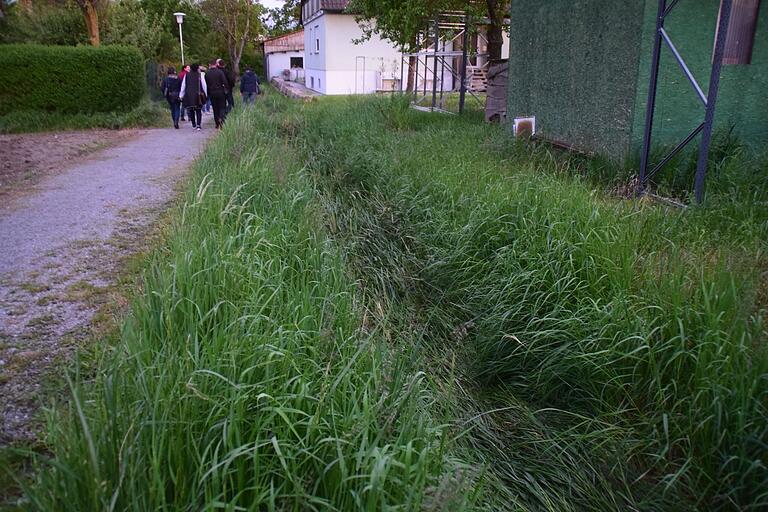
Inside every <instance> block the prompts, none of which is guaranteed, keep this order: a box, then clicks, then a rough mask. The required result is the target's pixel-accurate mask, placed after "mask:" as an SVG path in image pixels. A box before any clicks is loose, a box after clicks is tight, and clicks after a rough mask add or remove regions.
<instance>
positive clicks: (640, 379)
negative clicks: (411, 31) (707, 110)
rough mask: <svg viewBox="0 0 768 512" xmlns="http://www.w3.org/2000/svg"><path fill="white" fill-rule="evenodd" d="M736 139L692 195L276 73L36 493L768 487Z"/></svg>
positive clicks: (424, 496)
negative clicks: (282, 82)
mask: <svg viewBox="0 0 768 512" xmlns="http://www.w3.org/2000/svg"><path fill="white" fill-rule="evenodd" d="M720 160H721V161H720V163H719V164H718V166H717V169H718V174H717V175H716V176H715V177H714V179H713V180H712V182H711V183H712V185H711V187H710V201H709V203H708V206H707V207H706V208H703V209H695V208H694V209H689V210H685V211H683V210H672V209H667V208H665V207H662V206H658V205H653V204H647V203H645V202H637V201H626V200H617V199H615V198H612V197H611V196H610V194H607V193H606V191H605V188H606V187H605V186H603V185H602V183H604V181H605V179H606V176H608V175H609V174H610V173H612V172H614V173H615V172H616V169H615V168H613V167H611V166H605V165H603V164H601V163H600V162H585V161H583V160H579V159H574V158H571V157H567V156H563V155H556V154H552V153H551V152H549V151H547V150H546V149H542V148H538V149H537V148H531V147H527V146H525V145H516V144H513V143H512V141H511V140H510V139H509V138H508V136H507V135H506V133H504V132H503V131H502V130H501V129H499V128H498V127H493V126H487V125H484V124H482V122H479V121H478V120H477V119H475V118H474V117H473V116H471V115H470V116H467V117H466V118H458V117H443V116H436V115H428V114H424V113H419V112H415V111H412V110H409V109H408V108H407V105H406V104H405V103H403V102H401V101H399V100H397V99H394V100H392V99H389V98H365V99H362V98H356V99H351V98H349V99H327V98H325V99H322V100H321V101H318V102H315V103H312V104H308V105H304V104H298V103H293V102H290V101H289V100H286V99H284V98H281V97H278V96H276V95H268V96H267V97H266V98H264V99H263V101H262V102H261V103H260V104H259V105H258V106H257V107H256V108H255V109H253V110H251V111H248V112H246V113H243V114H238V115H236V116H234V117H233V118H231V119H230V120H229V122H228V125H227V126H226V129H225V130H224V132H223V133H222V134H221V136H220V137H218V139H217V140H216V141H215V143H214V144H213V145H212V146H211V148H210V149H209V151H208V153H207V155H206V157H205V158H204V159H203V161H202V162H201V163H200V164H199V165H198V167H197V169H196V174H195V177H194V179H193V183H192V184H191V186H190V190H189V192H188V193H187V196H186V200H185V202H184V205H183V207H182V208H181V209H180V210H179V211H178V215H177V218H176V221H175V222H174V223H173V225H171V226H170V227H169V231H168V236H167V245H166V246H165V247H163V248H162V249H161V250H158V251H157V253H156V254H155V256H154V258H153V260H152V262H151V264H150V265H149V266H148V268H147V270H146V273H145V276H144V279H143V281H142V283H143V285H142V291H141V293H139V294H137V297H136V298H135V300H134V306H133V310H132V314H131V316H130V318H129V319H128V320H127V322H126V324H125V326H124V328H123V332H122V337H121V341H120V342H119V343H118V344H117V345H116V346H115V347H114V348H112V349H110V350H108V351H106V353H105V354H104V355H103V357H102V360H101V361H100V362H99V366H98V370H97V371H95V372H92V371H91V372H83V373H81V374H79V375H76V376H75V377H74V385H73V389H74V398H73V400H72V401H71V403H70V405H69V407H68V408H67V409H66V410H64V411H63V412H62V413H61V414H59V415H58V416H54V419H53V420H52V422H51V427H50V438H49V440H48V446H49V447H50V450H51V458H50V459H47V460H45V459H42V458H41V461H40V463H41V471H40V474H39V475H40V476H39V479H38V482H37V483H36V484H35V485H34V486H33V487H32V488H31V489H29V492H28V499H29V500H30V501H29V505H30V507H29V508H31V509H36V510H52V509H59V508H64V507H66V508H67V509H69V510H101V509H109V510H137V511H138V510H150V509H152V510H155V509H162V510H188V509H192V510H198V509H204V510H212V509H224V510H371V511H373V510H441V511H442V510H515V511H517V510H548V511H553V512H554V511H558V512H560V511H576V510H670V511H672V510H737V509H740V510H750V509H751V510H759V509H761V508H765V507H766V506H768V450H767V449H766V439H768V414H767V411H766V408H767V407H768V355H766V352H765V350H766V349H765V342H766V340H767V339H768V332H766V324H765V317H766V293H767V292H766V290H767V289H766V279H765V276H766V269H767V268H768V265H767V264H766V257H765V253H766V240H768V214H766V211H765V208H764V207H761V206H760V204H764V202H765V200H766V198H768V190H767V188H766V187H767V185H766V182H765V180H764V175H765V171H766V169H765V165H764V164H760V165H761V166H760V165H758V164H756V163H754V162H751V161H749V160H748V159H746V158H743V157H742V156H740V155H739V154H736V155H733V154H730V153H729V154H726V155H723V157H722V158H721V159H720ZM682 172H683V171H681V173H682ZM761 173H762V174H761ZM761 176H762V178H761ZM678 177H679V176H677V177H676V178H675V179H677V178H678ZM614 180H615V178H614ZM666 186H668V187H669V189H670V190H674V189H675V187H676V182H675V181H674V180H673V181H671V182H669V183H668V184H667V185H666Z"/></svg>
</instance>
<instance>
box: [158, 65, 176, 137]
mask: <svg viewBox="0 0 768 512" xmlns="http://www.w3.org/2000/svg"><path fill="white" fill-rule="evenodd" d="M162 91H163V96H164V97H165V100H166V101H167V102H168V106H169V107H170V109H171V120H172V121H173V127H174V128H176V129H177V130H178V129H179V116H180V114H181V100H180V99H179V94H180V93H181V80H179V77H178V76H177V75H176V69H175V68H173V67H170V68H168V76H166V77H165V78H163V84H162Z"/></svg>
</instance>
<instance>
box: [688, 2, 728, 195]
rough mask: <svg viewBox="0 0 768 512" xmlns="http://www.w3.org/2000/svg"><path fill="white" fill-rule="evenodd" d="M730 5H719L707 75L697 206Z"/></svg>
mask: <svg viewBox="0 0 768 512" xmlns="http://www.w3.org/2000/svg"><path fill="white" fill-rule="evenodd" d="M732 4H733V0H723V3H722V4H721V9H720V20H719V23H718V27H717V40H716V41H715V55H714V58H713V62H712V73H711V74H710V75H709V91H708V92H709V101H707V111H706V113H705V114H704V130H703V133H702V135H701V145H700V146H699V160H698V162H697V163H696V178H695V179H694V185H693V191H694V195H695V196H696V202H697V203H699V204H701V203H702V202H703V201H704V186H705V181H706V178H707V164H708V163H709V145H710V143H711V142H712V125H713V123H714V120H715V104H716V103H717V92H718V88H719V86H720V69H721V68H722V66H723V54H724V53H725V40H726V37H727V36H728V21H729V20H730V18H731V6H732Z"/></svg>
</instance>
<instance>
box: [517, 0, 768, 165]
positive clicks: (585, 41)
mask: <svg viewBox="0 0 768 512" xmlns="http://www.w3.org/2000/svg"><path fill="white" fill-rule="evenodd" d="M766 3H768V2H762V4H763V5H761V2H760V1H759V0H733V3H732V6H733V7H732V9H731V15H730V18H729V25H728V32H727V34H728V36H727V40H726V47H725V59H724V61H723V63H724V65H723V67H722V73H721V76H720V87H719V94H718V97H717V103H716V110H715V118H714V119H715V125H714V130H715V133H717V132H721V133H722V132H725V131H727V130H730V129H733V133H734V135H735V136H736V137H737V138H738V139H739V140H741V141H742V142H744V143H746V144H747V145H748V146H750V147H752V148H755V149H757V150H761V149H762V148H765V147H766V146H768V5H765V4H766ZM720 4H721V2H720V1H716V0H679V1H677V0H674V1H673V0H668V1H666V2H665V3H663V4H662V6H666V8H667V9H668V10H669V12H670V14H669V16H668V17H667V19H666V22H665V30H666V34H668V36H669V37H670V40H672V41H673V42H674V46H675V49H676V51H677V52H679V54H680V55H681V56H682V57H683V58H684V60H685V62H686V64H687V66H688V68H689V69H690V71H691V74H692V75H694V76H695V78H696V80H697V81H698V83H699V85H700V86H701V89H702V90H703V91H702V92H703V94H705V95H706V94H707V93H708V91H707V86H708V84H709V77H710V71H711V70H712V59H713V49H714V44H715V33H716V30H717V26H718V15H719V12H720ZM658 9H659V0H614V1H611V2H605V1H604V0H581V1H578V2H574V1H572V0H548V1H547V2H541V1H540V0H515V1H513V2H512V4H511V24H512V27H511V51H510V58H509V91H508V105H507V107H508V108H507V116H508V119H509V120H510V121H511V120H512V119H514V118H521V117H535V126H536V134H537V137H540V138H542V139H547V140H550V141H553V142H556V143H561V144H562V145H565V146H568V147H572V148H575V149H578V150H582V151H587V152H594V153H600V154H603V155H606V156H609V157H611V158H613V159H614V160H617V161H623V160H626V159H628V158H635V157H636V156H637V155H638V154H639V152H640V148H641V147H642V142H643V134H644V126H645V115H646V105H647V103H648V88H649V82H650V76H651V67H652V55H653V45H654V38H655V33H656V20H657V13H658ZM661 50H662V51H661V60H660V69H659V79H658V88H657V93H656V103H655V106H656V108H655V119H654V124H653V137H652V143H653V146H654V147H659V146H674V145H675V144H677V143H678V142H679V141H680V140H682V139H683V138H684V137H685V136H686V135H687V134H688V133H690V132H691V130H692V129H694V128H695V127H696V126H697V125H698V124H699V123H701V122H702V121H703V120H704V107H703V106H702V104H701V101H700V99H699V97H698V96H697V94H696V92H695V91H694V89H693V87H692V86H691V84H690V83H689V80H688V79H687V78H686V75H685V73H684V72H683V70H681V67H680V66H679V65H678V62H677V61H676V60H675V58H674V55H673V53H672V51H670V48H669V47H668V46H667V45H666V44H665V45H662V48H661Z"/></svg>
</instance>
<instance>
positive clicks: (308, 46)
mask: <svg viewBox="0 0 768 512" xmlns="http://www.w3.org/2000/svg"><path fill="white" fill-rule="evenodd" d="M348 4H349V1H348V0H301V19H302V23H303V25H304V71H305V76H306V78H305V85H306V86H307V87H308V88H310V89H312V90H314V91H317V92H319V93H321V94H370V93H374V92H378V91H393V90H402V89H404V88H405V84H402V83H401V80H403V81H405V80H406V79H407V75H408V59H407V58H406V59H403V54H402V53H401V51H400V49H399V48H397V47H396V46H395V45H394V43H392V42H391V41H388V40H386V39H382V38H380V37H379V36H378V34H375V33H374V34H371V36H370V38H368V39H366V40H364V41H363V39H364V36H363V30H362V29H361V28H360V26H359V25H358V24H357V21H356V20H355V16H354V15H352V14H344V10H345V9H346V7H347V5H348ZM486 30H487V27H485V26H481V27H480V29H479V31H478V33H476V34H474V35H473V36H472V40H471V46H472V48H473V52H472V53H473V54H475V55H477V56H476V57H473V58H472V62H468V69H467V72H468V77H467V82H468V86H469V87H470V89H474V90H477V91H479V92H483V91H485V85H484V81H485V73H486V71H487V67H488V58H487V37H486V36H485V33H486ZM432 46H433V45H432ZM461 48H462V42H461V40H460V39H457V38H456V37H453V38H450V37H448V39H447V40H441V43H440V46H439V51H440V52H446V51H447V52H456V51H458V52H459V53H460V51H461ZM430 52H432V55H434V48H433V47H432V48H431V49H428V50H425V51H423V52H422V56H421V57H419V58H418V59H417V60H418V64H417V67H418V69H417V70H415V71H416V77H415V78H416V80H415V81H416V85H417V89H418V90H422V91H424V90H426V91H431V89H432V81H433V71H434V57H430V56H428V54H429V53H430ZM502 56H503V57H504V58H507V57H508V56H509V35H508V34H507V33H506V31H505V32H504V35H503V47H502ZM446 62H447V67H444V66H442V65H441V66H440V71H439V72H438V85H437V87H438V88H442V89H443V90H444V91H451V90H458V87H459V85H460V84H459V81H458V80H457V78H456V77H458V76H459V74H460V69H461V64H460V63H461V59H460V58H459V57H454V58H446ZM403 66H405V69H401V68H402V67H403ZM451 70H452V71H451Z"/></svg>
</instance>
